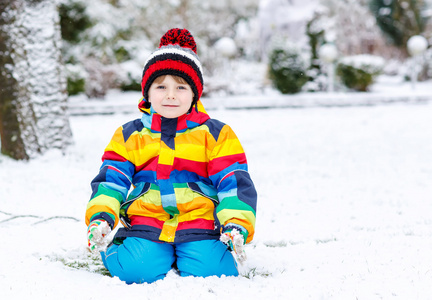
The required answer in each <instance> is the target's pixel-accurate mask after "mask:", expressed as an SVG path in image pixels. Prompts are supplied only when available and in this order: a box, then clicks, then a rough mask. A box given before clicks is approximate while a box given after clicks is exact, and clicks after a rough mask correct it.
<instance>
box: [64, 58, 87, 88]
mask: <svg viewBox="0 0 432 300" xmlns="http://www.w3.org/2000/svg"><path fill="white" fill-rule="evenodd" d="M66 77H67V92H68V94H69V95H77V94H79V93H83V92H85V82H86V78H87V72H86V71H85V70H84V68H83V67H81V66H80V65H73V64H66Z"/></svg>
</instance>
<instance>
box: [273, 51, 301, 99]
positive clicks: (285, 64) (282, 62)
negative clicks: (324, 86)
mask: <svg viewBox="0 0 432 300" xmlns="http://www.w3.org/2000/svg"><path fill="white" fill-rule="evenodd" d="M306 71H307V67H306V64H305V62H304V60H303V58H302V57H301V55H300V52H299V50H298V49H297V48H296V47H293V46H283V45H279V46H276V47H275V48H274V49H273V50H272V51H271V52H270V59H269V77H270V79H271V80H272V82H273V84H274V86H275V87H276V88H277V89H278V90H279V91H281V92H282V93H283V94H295V93H298V92H300V91H301V89H302V87H303V85H304V84H305V83H306V82H307V81H308V76H307V75H306Z"/></svg>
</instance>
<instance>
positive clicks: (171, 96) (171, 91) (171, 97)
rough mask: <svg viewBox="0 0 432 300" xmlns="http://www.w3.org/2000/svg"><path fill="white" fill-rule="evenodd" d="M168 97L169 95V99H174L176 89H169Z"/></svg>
mask: <svg viewBox="0 0 432 300" xmlns="http://www.w3.org/2000/svg"><path fill="white" fill-rule="evenodd" d="M167 97H168V98H169V99H174V98H175V90H173V89H168V91H167Z"/></svg>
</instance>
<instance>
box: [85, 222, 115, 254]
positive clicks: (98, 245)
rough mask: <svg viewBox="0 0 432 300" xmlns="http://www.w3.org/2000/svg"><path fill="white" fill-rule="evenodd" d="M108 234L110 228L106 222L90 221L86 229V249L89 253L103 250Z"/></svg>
mask: <svg viewBox="0 0 432 300" xmlns="http://www.w3.org/2000/svg"><path fill="white" fill-rule="evenodd" d="M110 232H111V227H110V226H109V224H108V222H107V221H105V220H94V221H92V222H91V223H90V224H89V226H88V229H87V238H88V247H89V249H90V251H91V252H93V251H95V250H103V249H104V248H105V247H106V246H107V244H108V241H107V239H106V236H107V235H108V234H110Z"/></svg>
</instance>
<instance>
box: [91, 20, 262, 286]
mask: <svg viewBox="0 0 432 300" xmlns="http://www.w3.org/2000/svg"><path fill="white" fill-rule="evenodd" d="M202 90H203V77H202V68H201V63H200V61H199V59H198V56H197V55H196V44H195V41H194V38H193V37H192V35H191V34H190V33H189V31H188V30H186V29H177V28H175V29H170V30H169V31H168V32H167V33H165V35H164V36H163V37H162V38H161V42H160V45H159V48H158V49H157V50H156V51H155V52H153V53H152V54H151V56H150V57H149V59H148V60H147V62H146V63H145V67H144V71H143V79H142V92H143V99H142V100H141V102H140V103H139V105H138V106H139V109H140V110H141V111H142V112H143V115H142V118H141V119H137V120H134V121H131V122H129V123H127V124H125V125H123V126H121V127H120V128H118V129H117V131H116V132H115V133H114V136H113V138H112V140H111V142H110V143H109V145H108V146H107V148H106V149H105V153H104V155H103V157H102V161H103V164H102V167H101V169H100V172H99V174H98V175H97V176H96V177H95V179H94V180H93V181H92V183H91V185H92V190H93V194H92V196H91V199H90V201H89V203H88V205H87V211H86V224H87V225H88V244H89V247H90V249H91V250H95V249H98V248H99V249H100V248H101V247H103V245H104V243H106V241H105V239H106V235H108V233H109V232H110V231H111V229H113V228H115V227H116V226H117V224H118V221H119V220H120V221H121V223H122V224H123V225H124V228H120V229H119V230H118V231H117V233H116V234H115V236H114V239H113V242H112V243H111V245H109V247H108V248H107V249H106V250H105V251H102V252H101V256H102V260H103V262H104V265H105V267H106V268H107V269H108V270H109V271H110V273H111V275H113V276H117V277H119V278H120V279H121V280H123V281H125V282H126V283H142V282H148V283H150V282H153V281H155V280H158V279H162V278H164V277H165V276H166V274H167V272H168V271H169V270H170V269H171V268H172V267H173V266H174V267H175V268H176V269H177V270H178V272H179V274H180V275H181V276H190V275H192V276H213V275H216V276H222V275H226V276H230V275H233V276H237V275H238V270H237V264H236V261H235V259H234V257H233V255H231V253H230V252H229V250H234V251H236V252H238V255H239V257H240V259H244V256H243V254H244V253H243V252H242V247H243V244H244V243H248V242H250V241H251V240H252V238H253V235H254V231H255V230H254V227H255V216H256V201H257V194H256V191H255V187H254V185H253V182H252V180H251V178H250V176H249V173H248V172H247V162H246V156H245V154H244V151H243V148H242V146H241V144H240V142H239V140H238V139H237V137H236V136H235V134H234V132H233V131H232V129H231V128H230V127H229V126H227V125H225V124H223V123H221V122H219V121H217V120H215V119H210V117H209V116H208V115H207V113H206V112H205V110H204V108H203V106H202V104H201V102H200V100H199V99H200V96H201V94H202ZM131 185H133V190H132V191H131V192H130V193H129V188H130V187H131ZM128 194H129V195H128ZM219 239H220V240H221V241H223V242H224V243H225V244H227V245H228V246H229V247H228V248H227V246H226V245H224V244H223V243H221V242H220V240H219Z"/></svg>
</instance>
